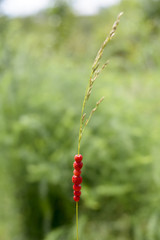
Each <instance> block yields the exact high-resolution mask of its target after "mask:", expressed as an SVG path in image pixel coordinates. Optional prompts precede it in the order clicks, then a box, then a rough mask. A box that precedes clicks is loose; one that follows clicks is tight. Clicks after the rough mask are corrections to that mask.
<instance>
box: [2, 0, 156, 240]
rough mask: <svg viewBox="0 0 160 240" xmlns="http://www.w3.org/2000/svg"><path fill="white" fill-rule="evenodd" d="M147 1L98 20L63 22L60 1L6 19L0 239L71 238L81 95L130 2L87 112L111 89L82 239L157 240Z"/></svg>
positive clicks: (90, 174) (96, 133) (95, 139)
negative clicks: (42, 10) (101, 49)
mask: <svg viewBox="0 0 160 240" xmlns="http://www.w3.org/2000/svg"><path fill="white" fill-rule="evenodd" d="M142 6H143V5H142V2H141V4H140V3H138V2H137V1H123V2H122V3H121V4H120V5H118V6H115V7H113V8H110V9H107V10H104V9H103V10H102V11H101V13H100V14H99V15H97V16H93V17H75V16H73V15H72V13H71V15H70V13H68V12H71V10H70V9H69V8H67V9H66V8H64V10H65V11H66V12H67V14H68V15H65V14H64V15H63V14H62V13H63V11H60V12H58V14H59V15H60V17H61V18H62V19H63V17H64V16H65V17H64V19H63V21H62V23H64V21H65V23H64V25H65V24H66V25H65V27H64V26H62V25H63V24H62V25H61V26H62V28H59V29H58V28H57V29H56V28H55V25H54V24H55V19H54V14H55V12H56V14H57V11H59V10H57V9H54V10H53V9H51V12H52V11H53V12H54V13H53V14H51V18H50V16H48V15H47V14H46V13H44V14H42V13H41V14H40V15H38V16H36V17H33V18H27V19H12V20H11V19H8V18H6V17H2V18H1V19H0V31H1V42H0V54H1V58H0V74H1V80H0V132H1V134H0V191H1V197H0V240H1V239H3V240H10V239H13V240H28V239H30V240H40V239H43V240H63V239H65V240H73V239H75V234H76V231H75V206H74V203H73V200H72V183H71V177H72V164H73V156H74V154H76V153H77V152H76V151H77V142H78V128H79V118H80V110H81V103H82V100H83V96H84V91H85V88H86V84H87V81H88V77H89V73H90V69H89V68H90V66H91V64H92V62H93V59H94V57H95V54H96V52H97V49H98V48H99V45H100V43H101V42H102V41H103V40H104V37H105V36H104V35H105V33H106V32H107V31H109V30H110V28H111V26H112V22H113V19H115V16H116V15H117V13H118V12H120V11H122V10H124V12H125V14H124V16H123V18H122V21H121V24H120V26H119V28H118V31H117V35H116V36H115V39H114V40H113V42H112V43H111V44H110V45H108V49H106V52H105V53H104V56H103V58H104V59H106V60H107V59H108V58H110V60H111V61H110V64H109V66H108V69H106V70H105V71H104V72H103V74H102V75H101V76H100V78H99V79H98V81H97V82H96V83H95V89H94V90H93V95H92V97H91V99H90V100H89V110H91V109H92V108H93V107H94V105H95V101H97V100H98V99H99V98H100V97H101V96H103V95H104V96H106V98H105V100H104V102H103V103H102V105H101V106H100V107H99V109H98V110H97V112H96V113H95V115H94V116H93V119H92V120H91V122H90V125H89V126H88V129H86V132H85V135H84V139H83V140H82V145H81V153H82V155H83V156H84V168H83V175H82V176H83V179H84V180H83V187H82V200H81V202H80V208H79V209H80V219H79V223H80V225H79V231H80V233H79V234H80V236H79V238H80V239H87V240H90V239H92V240H94V239H95V240H96V239H101V240H106V239H110V240H115V239H116V240H122V239H123V240H153V239H160V231H159V224H160V207H159V201H160V177H159V176H160V163H159V155H160V150H159V141H160V137H159V136H160V125H159V122H160V115H159V101H160V94H159V88H160V83H159V74H160V72H159V68H158V66H159V64H160V60H159V36H160V31H159V29H158V28H157V27H155V18H153V19H152V18H149V17H147V15H146V11H144V8H142ZM63 7H64V6H63ZM59 9H60V8H59ZM68 16H69V17H68ZM70 16H72V17H73V19H74V24H73V25H72V26H71V24H70V21H71V19H72V17H71V18H70ZM52 17H53V18H52ZM50 19H51V21H50ZM66 20H67V21H68V23H66ZM63 27H64V28H63ZM64 29H65V30H64ZM57 31H59V33H58V34H57ZM64 32H65V33H67V37H66V35H65V34H64ZM60 39H61V40H60ZM63 40H64V41H63ZM56 41H57V43H58V49H57V47H55V44H54V43H55V42H56ZM88 112H90V111H88Z"/></svg>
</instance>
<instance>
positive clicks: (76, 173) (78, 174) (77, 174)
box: [73, 169, 81, 176]
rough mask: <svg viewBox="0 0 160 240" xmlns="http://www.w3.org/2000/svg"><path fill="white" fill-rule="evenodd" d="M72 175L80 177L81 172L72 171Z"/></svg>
mask: <svg viewBox="0 0 160 240" xmlns="http://www.w3.org/2000/svg"><path fill="white" fill-rule="evenodd" d="M73 173H74V175H76V176H80V175H81V170H76V169H75V170H74V171H73Z"/></svg>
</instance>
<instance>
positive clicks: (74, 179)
mask: <svg viewBox="0 0 160 240" xmlns="http://www.w3.org/2000/svg"><path fill="white" fill-rule="evenodd" d="M72 182H73V183H75V184H76V185H78V184H81V183H82V177H81V176H75V175H73V177H72Z"/></svg>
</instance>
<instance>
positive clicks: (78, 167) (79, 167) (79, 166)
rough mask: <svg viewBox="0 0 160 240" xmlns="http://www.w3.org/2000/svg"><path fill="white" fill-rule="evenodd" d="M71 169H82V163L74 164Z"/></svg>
mask: <svg viewBox="0 0 160 240" xmlns="http://www.w3.org/2000/svg"><path fill="white" fill-rule="evenodd" d="M73 167H74V169H76V170H78V171H79V170H80V169H81V168H82V167H83V162H74V163H73Z"/></svg>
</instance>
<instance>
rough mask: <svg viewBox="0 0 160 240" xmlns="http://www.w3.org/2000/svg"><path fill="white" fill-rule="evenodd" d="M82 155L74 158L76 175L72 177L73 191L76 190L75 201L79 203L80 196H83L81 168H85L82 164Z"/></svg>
mask: <svg viewBox="0 0 160 240" xmlns="http://www.w3.org/2000/svg"><path fill="white" fill-rule="evenodd" d="M82 159H83V157H82V155H81V154H78V155H75V156H74V160H75V162H74V163H73V167H74V171H73V173H74V175H73V177H72V182H73V183H74V185H73V190H74V197H73V199H74V201H75V202H78V201H79V200H80V196H81V191H80V190H81V185H80V184H81V183H82V177H81V176H80V175H81V168H82V167H83V163H82Z"/></svg>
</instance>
